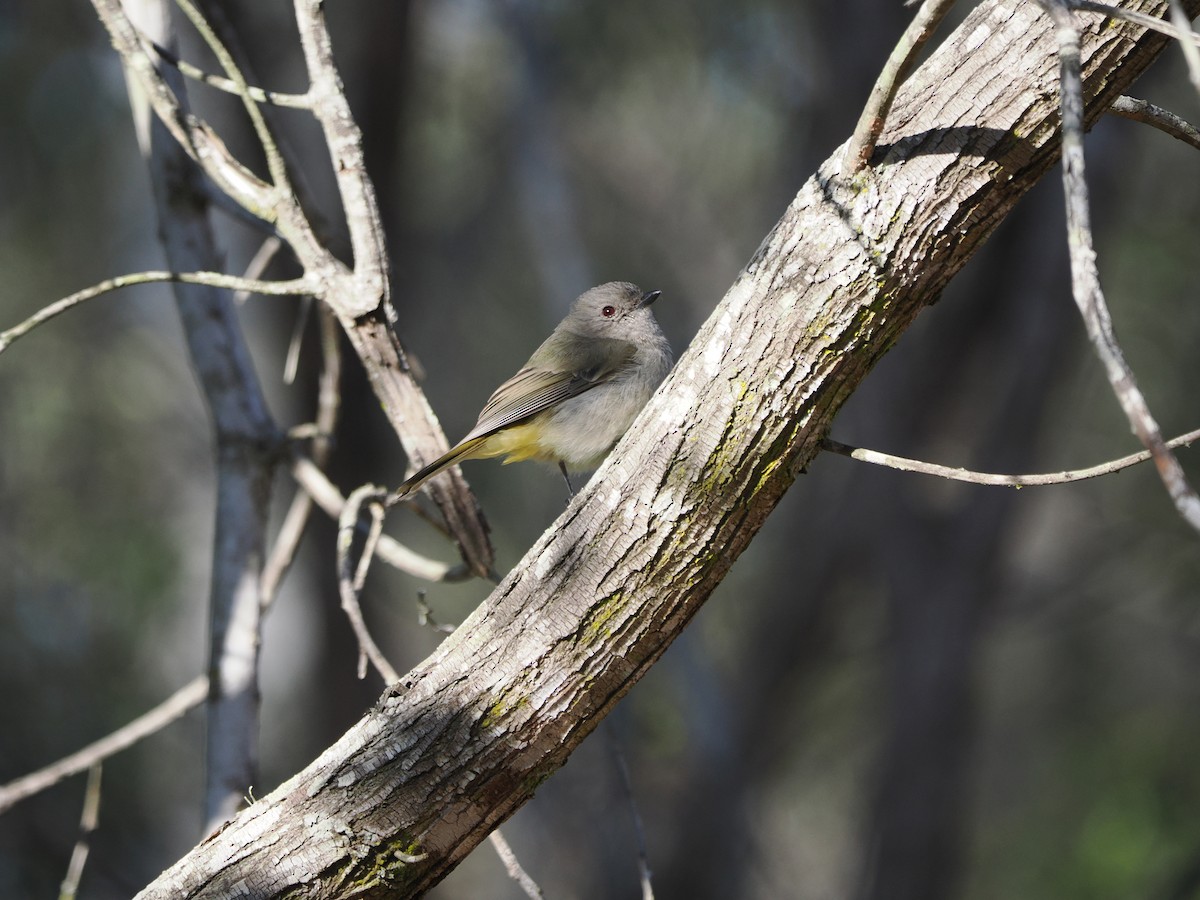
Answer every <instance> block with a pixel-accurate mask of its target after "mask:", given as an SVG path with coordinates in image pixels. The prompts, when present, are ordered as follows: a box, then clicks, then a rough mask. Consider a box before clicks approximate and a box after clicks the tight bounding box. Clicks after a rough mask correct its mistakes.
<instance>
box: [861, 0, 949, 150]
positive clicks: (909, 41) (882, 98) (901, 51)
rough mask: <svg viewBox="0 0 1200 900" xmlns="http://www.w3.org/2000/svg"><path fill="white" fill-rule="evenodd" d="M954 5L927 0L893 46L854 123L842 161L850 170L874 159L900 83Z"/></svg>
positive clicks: (941, 1)
mask: <svg viewBox="0 0 1200 900" xmlns="http://www.w3.org/2000/svg"><path fill="white" fill-rule="evenodd" d="M953 5H954V0H925V2H924V3H922V4H921V8H920V9H919V10H917V14H916V16H915V17H914V18H913V20H912V22H911V23H909V26H908V28H906V29H905V31H904V34H903V36H902V37H901V38H900V42H899V43H898V44H896V46H895V48H894V49H893V50H892V55H891V56H889V57H888V60H887V62H886V63H884V64H883V71H881V72H880V73H879V78H878V79H877V80H876V82H875V86H874V87H873V88H871V96H870V97H868V98H867V104H866V106H865V107H863V111H862V115H860V116H859V118H858V124H857V125H856V126H855V127H854V136H853V137H851V138H850V145H849V146H848V147H847V148H846V161H845V162H844V163H843V165H842V167H843V168H844V169H845V170H846V171H847V172H850V173H854V172H857V171H859V170H860V169H862V168H863V167H865V166H866V165H867V164H868V163H869V162H870V161H871V156H872V154H874V153H875V145H876V143H877V142H878V141H879V135H880V134H881V133H882V132H883V126H884V123H885V122H886V121H887V115H888V111H889V110H890V109H891V108H892V103H893V102H894V101H895V99H896V92H897V91H898V90H900V83H901V82H902V81H903V80H904V78H905V77H906V76H907V75H908V73H909V71H910V70H911V69H912V66H913V63H914V62H916V59H917V55H918V54H919V53H920V52H921V50H922V48H923V47H924V46H925V43H926V42H927V41H928V40H929V39H930V38H931V37H933V33H934V32H935V31H936V30H937V27H938V26H939V25H940V24H942V19H944V18H946V13H948V12H950V7H952V6H953Z"/></svg>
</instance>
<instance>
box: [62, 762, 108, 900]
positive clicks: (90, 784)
mask: <svg viewBox="0 0 1200 900" xmlns="http://www.w3.org/2000/svg"><path fill="white" fill-rule="evenodd" d="M102 771H103V769H102V767H101V765H100V763H99V762H95V763H92V767H91V768H90V769H89V770H88V779H87V787H86V788H85V789H84V792H83V812H82V813H81V814H80V817H79V838H78V839H77V840H76V841H75V849H74V850H72V851H71V862H70V863H69V864H68V865H67V874H66V877H65V878H63V882H62V886H61V887H60V888H59V889H58V900H75V895H76V894H78V893H79V881H80V879H81V878H82V877H83V867H84V866H85V865H87V858H88V849H89V847H90V845H91V838H92V832H93V831H95V830H96V825H97V824H99V822H100V773H101V772H102Z"/></svg>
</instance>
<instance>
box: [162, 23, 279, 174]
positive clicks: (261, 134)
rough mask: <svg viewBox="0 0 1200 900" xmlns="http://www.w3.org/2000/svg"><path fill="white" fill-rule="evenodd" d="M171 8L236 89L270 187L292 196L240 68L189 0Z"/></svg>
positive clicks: (271, 138)
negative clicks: (180, 14)
mask: <svg viewBox="0 0 1200 900" xmlns="http://www.w3.org/2000/svg"><path fill="white" fill-rule="evenodd" d="M175 5H176V6H178V7H179V9H180V10H182V12H183V14H184V15H185V16H187V18H188V21H189V22H191V23H192V27H193V28H195V29H196V31H197V32H199V34H200V37H201V38H203V40H204V43H205V44H207V45H208V49H209V50H211V51H212V52H213V55H214V56H215V57H216V58H217V62H219V63H220V64H221V68H222V69H224V70H225V74H226V75H228V76H229V79H230V81H232V82H233V84H234V86H235V87H236V88H237V91H236V92H237V94H238V96H239V97H241V99H242V106H243V107H245V110H246V114H247V115H248V116H249V117H250V124H251V126H253V128H254V135H255V137H257V138H258V143H259V146H261V147H262V151H263V154H264V155H265V156H266V158H267V170H268V171H269V172H270V173H271V183H272V184H273V185H274V186H275V188H276V189H277V190H278V191H281V192H286V193H287V194H293V193H294V192H293V191H292V186H291V179H290V178H289V177H288V173H287V166H286V165H285V164H284V162H283V154H281V153H280V152H279V147H278V145H277V144H276V143H275V137H274V135H272V134H271V129H270V127H269V126H268V125H267V120H266V119H264V118H263V114H262V110H261V109H259V108H258V103H257V102H256V101H255V99H254V97H253V96H251V93H250V85H249V84H247V83H246V76H245V75H243V74H242V70H241V68H240V67H239V66H238V64H237V62H235V61H234V58H233V54H231V53H230V52H229V51H228V50H227V49H226V48H225V45H224V43H222V41H221V39H220V38H219V37H218V36H217V33H216V31H214V30H213V28H212V26H210V25H209V24H208V20H207V19H205V18H204V16H203V15H202V14H201V12H200V10H199V9H197V8H196V7H195V6H194V5H193V4H192V3H191V0H175Z"/></svg>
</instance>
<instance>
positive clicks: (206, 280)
mask: <svg viewBox="0 0 1200 900" xmlns="http://www.w3.org/2000/svg"><path fill="white" fill-rule="evenodd" d="M164 281H166V282H175V283H178V284H203V285H208V286H209V287H218V288H228V289H229V290H233V291H247V292H249V293H253V294H263V295H265V296H274V297H287V296H295V295H300V294H309V293H311V292H312V290H313V287H314V284H313V281H312V280H311V279H309V278H293V279H291V280H289V281H259V280H257V279H253V278H239V277H238V276H236V275H226V274H224V273H222V272H158V271H152V272H135V273H133V274H130V275H118V276H117V277H116V278H109V279H107V280H105V281H101V282H100V283H99V284H94V285H92V286H91V287H88V288H84V289H83V290H81V291H76V292H75V293H74V294H71V295H70V296H67V297H63V298H62V299H61V300H56V301H55V302H54V303H51V304H50V305H49V306H46V307H44V308H42V309H40V310H38V311H37V312H36V313H34V314H33V315H32V316H30V317H29V318H28V319H26V320H25V321H24V322H21V323H20V324H18V325H14V326H13V327H12V328H9V329H8V330H7V331H0V353H2V352H4V351H5V350H6V349H8V346H9V345H10V344H11V343H12V342H13V341H15V340H16V339H17V338H19V337H24V336H25V335H26V334H28V333H29V332H30V331H32V330H33V329H35V328H37V326H39V325H41V324H42V323H44V322H47V321H49V320H50V319H53V318H54V317H55V316H59V315H62V314H63V313H65V312H66V311H67V310H69V309H72V308H74V307H76V306H78V305H79V304H81V303H86V302H87V301H88V300H91V299H92V298H94V297H99V296H100V295H101V294H107V293H109V292H110V291H115V290H118V289H120V288H125V287H129V286H131V285H135V284H155V283H160V282H164Z"/></svg>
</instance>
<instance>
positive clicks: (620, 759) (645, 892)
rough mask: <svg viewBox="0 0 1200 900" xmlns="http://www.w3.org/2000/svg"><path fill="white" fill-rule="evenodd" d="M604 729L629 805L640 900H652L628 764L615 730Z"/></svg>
mask: <svg viewBox="0 0 1200 900" xmlns="http://www.w3.org/2000/svg"><path fill="white" fill-rule="evenodd" d="M604 727H605V730H606V731H607V733H608V746H609V749H610V750H612V755H613V762H614V763H616V766H617V774H618V775H620V776H621V790H622V791H623V792H624V794H625V801H626V803H628V804H629V815H630V818H632V819H633V836H634V839H635V840H636V841H637V862H638V876H639V878H640V879H641V884H642V900H654V885H653V883H652V882H651V880H650V875H651V873H650V858H649V854H647V852H646V829H645V827H644V826H643V825H642V817H641V814H640V813H639V812H638V808H637V801H636V800H634V798H633V781H632V780H631V779H630V777H629V764H628V763H627V762H625V753H624V751H623V750H622V749H621V741H620V739H618V738H617V733H616V730H615V729H614V728H613V727H612V725H611V724H610V723H609V722H607V721H606V722H605V723H604Z"/></svg>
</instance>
